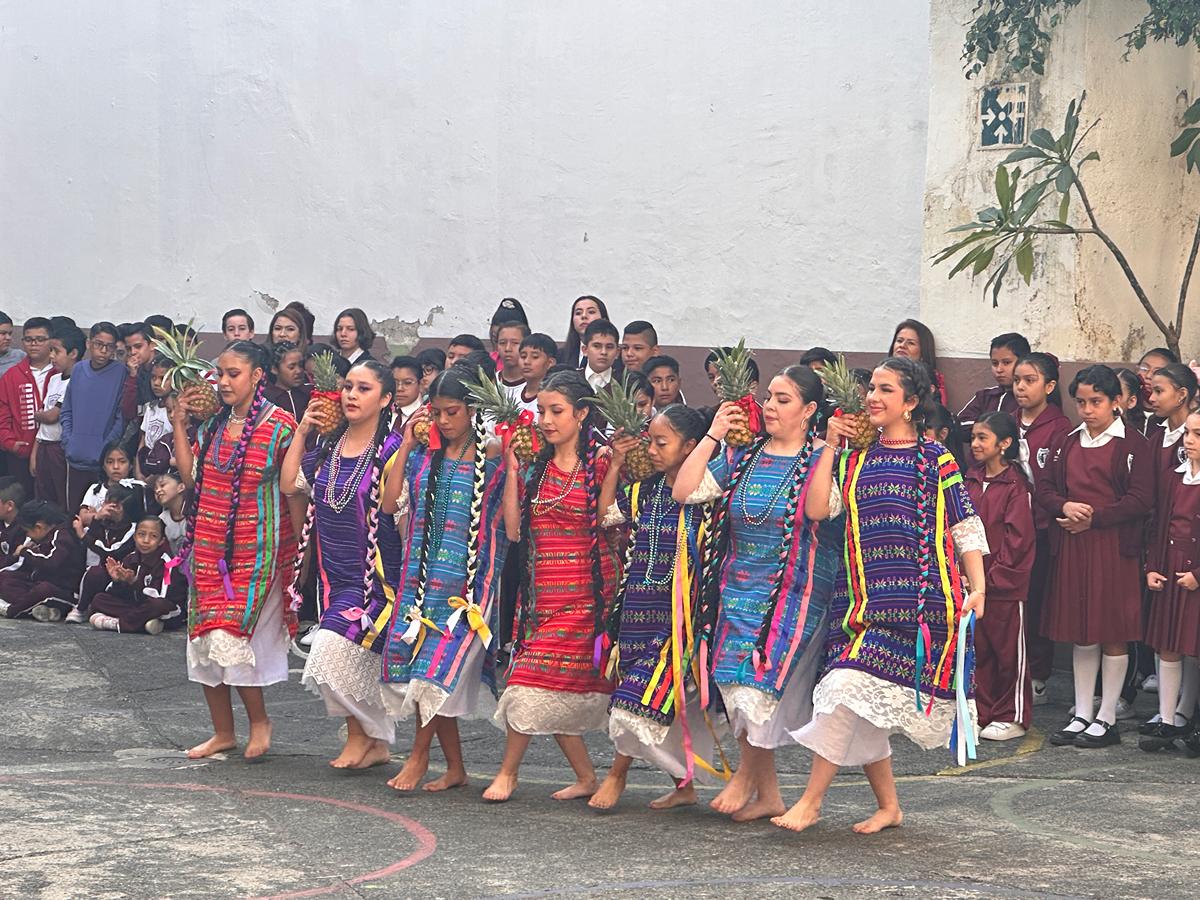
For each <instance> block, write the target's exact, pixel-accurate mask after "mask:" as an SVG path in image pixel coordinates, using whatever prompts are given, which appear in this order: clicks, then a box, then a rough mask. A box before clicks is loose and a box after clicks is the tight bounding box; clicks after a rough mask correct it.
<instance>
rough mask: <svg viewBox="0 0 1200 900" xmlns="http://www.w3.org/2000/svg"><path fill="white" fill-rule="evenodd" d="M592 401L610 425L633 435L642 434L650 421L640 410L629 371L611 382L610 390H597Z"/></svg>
mask: <svg viewBox="0 0 1200 900" xmlns="http://www.w3.org/2000/svg"><path fill="white" fill-rule="evenodd" d="M591 402H592V404H593V405H594V406H595V407H596V409H597V410H599V412H600V415H602V416H604V418H605V420H607V422H608V424H609V425H611V426H612V427H613V428H615V429H619V430H621V431H624V432H625V433H626V434H628V435H630V436H631V437H637V436H638V435H640V434H641V433H642V431H643V430H644V429H645V427H646V423H647V422H649V418H648V417H647V416H644V415H642V414H641V413H640V412H638V408H637V391H636V390H635V389H634V387H633V382H632V380H631V379H630V378H629V373H625V374H623V375H622V376H621V377H620V378H619V379H614V380H613V381H611V382H609V386H608V390H606V391H599V392H597V394H596V396H595V397H592V398H591Z"/></svg>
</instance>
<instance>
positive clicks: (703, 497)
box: [683, 469, 723, 505]
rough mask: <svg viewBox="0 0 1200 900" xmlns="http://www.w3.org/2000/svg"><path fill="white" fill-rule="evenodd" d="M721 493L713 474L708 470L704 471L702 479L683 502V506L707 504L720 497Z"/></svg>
mask: <svg viewBox="0 0 1200 900" xmlns="http://www.w3.org/2000/svg"><path fill="white" fill-rule="evenodd" d="M722 493H723V491H722V490H721V485H719V484H718V483H717V479H716V478H714V477H713V473H712V472H710V471H709V470H708V469H705V470H704V477H703V478H701V479H700V484H698V485H697V486H696V489H695V490H694V491H692V492H691V493H690V494H688V496H687V499H686V500H684V501H683V502H684V505H688V504H696V503H708V502H709V501H710V500H716V499H717V498H718V497H720V496H721V494H722Z"/></svg>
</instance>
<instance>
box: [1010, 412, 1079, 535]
mask: <svg viewBox="0 0 1200 900" xmlns="http://www.w3.org/2000/svg"><path fill="white" fill-rule="evenodd" d="M1017 424H1018V425H1019V426H1020V427H1021V431H1022V432H1023V433H1022V435H1021V441H1022V444H1023V445H1024V446H1023V448H1022V459H1027V460H1028V464H1029V471H1028V472H1027V474H1028V475H1030V476H1031V477H1032V478H1033V489H1034V492H1035V493H1036V492H1037V487H1038V485H1039V484H1041V483H1042V479H1044V478H1045V477H1046V464H1047V463H1048V462H1049V461H1050V448H1051V447H1052V446H1054V443H1055V442H1056V441H1060V440H1062V439H1063V438H1064V437H1065V436H1066V435H1067V434H1069V433H1070V431H1071V420H1070V419H1068V418H1067V415H1066V413H1064V412H1063V411H1062V410H1061V409H1059V408H1058V407H1057V406H1055V405H1054V404H1053V403H1049V404H1047V405H1046V408H1045V409H1043V410H1042V411H1041V412H1040V413H1039V414H1038V417H1037V418H1036V419H1034V420H1033V422H1032V423H1030V424H1029V425H1027V426H1025V425H1021V423H1020V420H1019V419H1018V421H1017ZM1026 453H1027V454H1028V456H1026ZM1033 522H1034V524H1035V525H1036V526H1037V529H1038V531H1045V530H1046V529H1047V528H1049V527H1050V526H1051V525H1053V524H1054V520H1053V519H1051V518H1050V516H1049V515H1047V513H1046V511H1045V510H1044V509H1042V508H1041V506H1039V505H1038V504H1037V503H1036V502H1035V503H1034V504H1033Z"/></svg>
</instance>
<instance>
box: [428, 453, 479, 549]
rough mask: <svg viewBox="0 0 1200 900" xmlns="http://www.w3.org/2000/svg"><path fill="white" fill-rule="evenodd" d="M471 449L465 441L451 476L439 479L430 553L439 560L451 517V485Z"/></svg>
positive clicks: (435, 496) (452, 465) (433, 513)
mask: <svg viewBox="0 0 1200 900" xmlns="http://www.w3.org/2000/svg"><path fill="white" fill-rule="evenodd" d="M470 447H471V442H470V441H465V442H464V443H463V445H462V449H461V450H459V451H458V457H457V458H456V459H455V460H454V462H453V463H452V464H451V469H450V474H449V475H448V476H443V477H441V478H439V479H438V485H437V489H436V490H435V491H434V494H433V510H432V513H431V514H432V515H433V543H432V546H430V548H429V552H430V553H431V554H432V556H433V558H434V559H437V555H438V551H440V550H441V549H442V535H443V534H444V533H445V531H446V517H447V516H449V515H450V494H451V484H450V482H451V481H452V480H453V479H454V473H455V472H457V471H458V467H459V465H460V464H461V463H462V461H463V459H464V458H465V457H466V455H467V450H469V449H470Z"/></svg>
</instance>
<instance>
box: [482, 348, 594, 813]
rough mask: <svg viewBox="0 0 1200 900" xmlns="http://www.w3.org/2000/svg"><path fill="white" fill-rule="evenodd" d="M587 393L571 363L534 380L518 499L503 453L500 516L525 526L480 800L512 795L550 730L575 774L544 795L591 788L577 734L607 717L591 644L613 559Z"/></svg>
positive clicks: (581, 793) (564, 795)
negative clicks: (513, 633)
mask: <svg viewBox="0 0 1200 900" xmlns="http://www.w3.org/2000/svg"><path fill="white" fill-rule="evenodd" d="M590 395H591V388H590V387H589V386H588V383H587V382H586V381H585V380H584V378H583V375H582V373H580V372H575V371H570V372H558V373H555V374H554V375H551V376H549V377H548V378H547V379H546V380H545V381H544V382H543V383H542V390H541V392H540V393H539V394H538V413H539V424H540V425H541V428H542V432H543V433H544V434H545V438H546V444H547V446H546V447H545V448H544V449H543V451H542V455H541V457H540V458H539V460H538V462H537V463H536V464H535V465H534V466H533V468H532V471H531V472H530V473H529V478H528V481H527V483H526V487H525V490H524V498H523V499H522V498H521V497H520V491H519V488H520V483H519V482H520V476H519V474H518V470H517V461H516V457H515V456H513V454H512V453H511V452H510V453H509V454H508V456H507V457H506V459H505V464H506V465H507V467H508V480H507V481H506V482H505V485H504V505H505V518H506V520H507V521H512V519H513V517H514V515H520V535H518V534H517V533H515V532H513V533H510V535H509V536H510V538H512V539H514V540H515V539H517V538H518V537H519V536H521V535H523V536H525V537H526V539H527V547H526V550H525V559H524V560H522V562H523V563H525V565H523V566H522V569H521V579H522V585H521V597H520V623H519V627H518V631H517V646H516V648H515V649H514V651H513V662H512V668H511V673H510V675H509V678H508V685H507V687H506V688H505V691H504V695H503V696H502V697H501V698H500V706H499V708H498V709H497V710H496V716H495V719H494V721H495V722H496V724H497V725H499V726H501V727H503V728H505V729H506V730H507V733H508V740H507V742H506V743H505V747H504V761H503V762H502V763H501V765H500V772H499V773H498V774H497V775H496V778H495V780H493V781H492V783H491V785H490V786H489V787H488V789H487V790H486V791H484V793H483V797H484V799H485V800H493V801H503V800H507V799H508V798H509V797H510V796H512V792H513V791H514V790H515V789H516V787H517V774H518V771H519V769H520V767H521V759H522V757H523V756H524V755H525V750H526V748H528V746H529V741H530V738H531V737H532V736H533V735H535V734H553V735H554V739H555V740H556V741H557V742H558V746H559V747H560V748H561V749H562V751H563V754H564V755H565V756H566V757H567V762H569V763H570V764H571V768H572V769H573V770H574V771H575V783H574V784H572V785H570V786H568V787H566V788H563V789H562V790H560V791H558V792H556V793H555V794H554V795H553V797H554V799H556V800H570V799H572V798H575V797H590V796H591V795H592V794H593V793H595V791H596V771H595V769H594V768H593V767H592V761H591V760H590V759H589V758H588V752H587V747H586V746H585V745H584V743H583V738H582V737H581V735H583V734H584V733H585V732H588V731H600V730H603V729H606V728H607V726H608V721H607V720H608V700H609V695H610V694H611V693H612V683H611V682H610V681H608V680H607V679H605V677H604V675H603V670H604V660H603V659H602V658H601V657H602V653H601V649H602V632H603V625H604V618H605V612H606V609H607V607H608V605H609V603H610V601H611V600H612V597H613V593H614V591H615V589H616V581H617V565H616V560H615V558H614V557H615V554H614V553H613V552H612V550H611V548H610V547H609V546H608V543H607V541H606V539H605V536H604V535H603V534H602V533H601V529H600V521H599V520H600V516H599V513H598V509H599V499H600V483H601V482H602V481H603V480H604V477H605V475H606V473H607V471H608V461H607V459H604V458H600V457H598V456H597V450H598V443H597V440H596V429H595V428H594V426H593V425H592V424H591V421H590V419H591V415H590V414H591V411H592V408H591V406H590V404H589V403H588V400H587V398H588V397H589V396H590Z"/></svg>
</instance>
